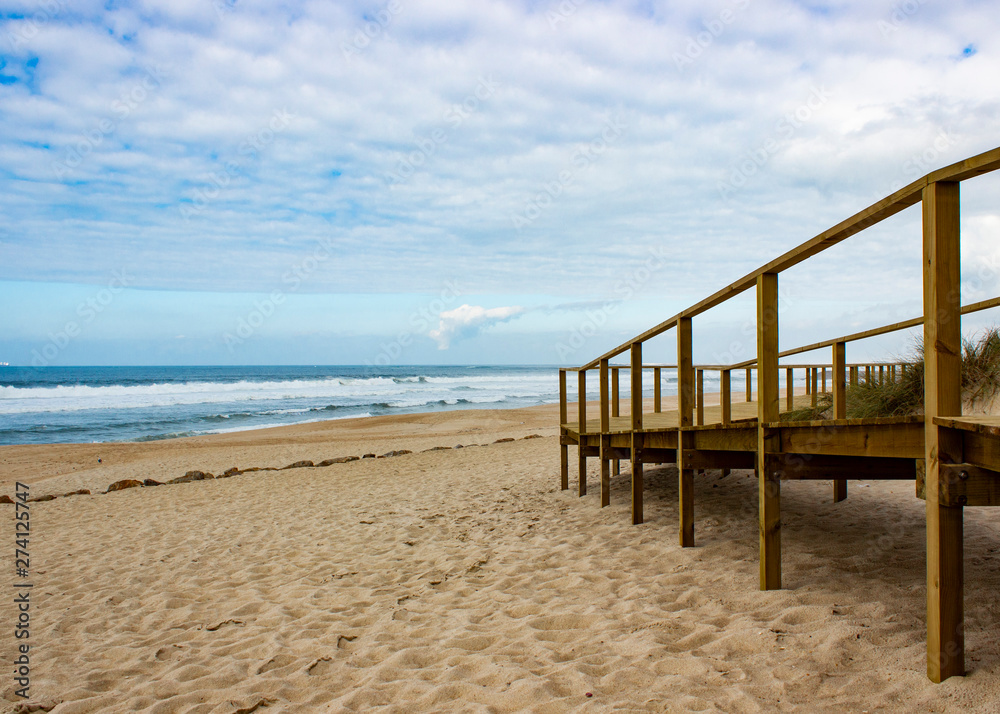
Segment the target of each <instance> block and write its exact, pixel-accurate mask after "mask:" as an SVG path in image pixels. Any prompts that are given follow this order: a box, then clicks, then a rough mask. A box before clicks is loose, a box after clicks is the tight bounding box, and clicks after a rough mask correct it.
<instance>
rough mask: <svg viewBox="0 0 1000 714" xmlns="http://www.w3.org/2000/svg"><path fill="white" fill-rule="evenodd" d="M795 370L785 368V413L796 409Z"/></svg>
mask: <svg viewBox="0 0 1000 714" xmlns="http://www.w3.org/2000/svg"><path fill="white" fill-rule="evenodd" d="M794 373H795V368H794V367H785V411H789V412H790V411H792V409H794V408H795V389H794V384H795V374H794Z"/></svg>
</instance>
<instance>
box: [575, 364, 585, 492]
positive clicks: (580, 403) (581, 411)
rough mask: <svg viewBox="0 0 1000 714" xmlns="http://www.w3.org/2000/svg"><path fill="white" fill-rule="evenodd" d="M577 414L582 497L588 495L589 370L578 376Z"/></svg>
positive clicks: (582, 370) (579, 490)
mask: <svg viewBox="0 0 1000 714" xmlns="http://www.w3.org/2000/svg"><path fill="white" fill-rule="evenodd" d="M577 393H578V394H579V399H577V414H578V419H579V421H580V447H579V451H580V476H579V488H578V493H579V495H581V496H586V495H587V457H586V456H584V453H585V448H584V445H583V441H584V439H583V435H584V434H585V433H586V431H587V370H585V369H581V370H580V371H579V373H578V374H577Z"/></svg>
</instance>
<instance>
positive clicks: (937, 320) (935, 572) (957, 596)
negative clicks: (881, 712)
mask: <svg viewBox="0 0 1000 714" xmlns="http://www.w3.org/2000/svg"><path fill="white" fill-rule="evenodd" d="M923 224H924V429H925V432H924V448H925V452H926V453H925V458H926V462H925V467H926V476H925V478H926V489H927V494H928V497H927V500H926V504H927V676H928V677H930V679H931V680H932V681H934V682H941V681H943V680H945V679H947V678H948V677H952V676H955V675H962V674H964V673H965V632H964V603H963V602H962V599H963V597H964V563H963V554H962V545H963V536H964V534H963V513H962V511H963V509H962V507H961V506H943V505H941V503H940V499H939V498H937V494H938V493H939V491H940V480H941V465H942V464H948V463H961V462H962V461H963V454H962V441H961V438H960V437H958V436H957V435H956V433H955V432H954V431H951V430H948V429H945V428H943V427H938V426H937V425H935V424H934V417H940V416H958V415H961V413H962V332H961V326H962V317H961V315H962V313H961V302H960V284H961V271H960V254H961V251H960V221H959V184H958V183H950V182H949V183H943V182H936V183H932V184H930V185H928V186H927V187H925V188H924V191H923Z"/></svg>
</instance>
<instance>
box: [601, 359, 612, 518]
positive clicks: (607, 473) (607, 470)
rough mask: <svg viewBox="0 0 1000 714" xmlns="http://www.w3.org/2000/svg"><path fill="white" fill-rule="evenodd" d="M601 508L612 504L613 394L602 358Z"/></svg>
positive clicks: (605, 362) (605, 363)
mask: <svg viewBox="0 0 1000 714" xmlns="http://www.w3.org/2000/svg"><path fill="white" fill-rule="evenodd" d="M600 385H601V452H600V459H601V508H604V507H605V506H609V505H611V457H610V456H609V451H610V449H611V395H610V394H609V393H608V360H607V359H602V360H601V373H600Z"/></svg>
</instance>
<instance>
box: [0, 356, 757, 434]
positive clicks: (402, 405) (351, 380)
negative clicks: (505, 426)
mask: <svg viewBox="0 0 1000 714" xmlns="http://www.w3.org/2000/svg"><path fill="white" fill-rule="evenodd" d="M735 376H736V375H734V377H735ZM705 377H706V385H705V388H706V391H708V392H713V391H718V381H717V377H715V375H714V373H706V375H705ZM663 378H664V384H663V393H664V394H676V385H675V382H674V376H673V373H672V371H667V370H665V371H664V375H663ZM652 382H653V375H652V371H651V370H645V371H644V374H643V392H644V394H646V396H652V389H653V384H652ZM735 382H736V380H735V379H734V385H733V388H734V392H735V390H736V389H738V387H737V385H736V384H735ZM567 386H568V389H569V399H570V401H575V400H576V376H575V374H574V375H570V379H569V380H568V385H567ZM621 387H622V391H621V396H622V398H623V399H624V398H626V397H627V396H628V379H627V375H623V378H622V380H621ZM587 391H588V398H590V399H596V398H597V379H596V374H594V373H591V375H590V379H589V380H588V390H587ZM558 401H559V378H558V369H557V368H555V367H537V366H513V367H510V366H503V367H488V366H467V367H424V366H400V367H363V366H359V367H342V366H318V367H298V366H296V367H40V368H36V367H7V366H0V444H57V443H74V442H75V443H80V442H84V443H86V442H105V441H149V440H153V439H169V438H174V437H181V436H195V435H198V434H218V433H222V432H229V431H241V430H245V429H260V428H264V427H271V426H283V425H286V424H301V423H303V422H309V421H321V420H326V419H344V418H349V417H364V416H377V415H383V414H405V413H412V412H425V411H441V410H449V409H506V408H514V407H526V406H533V405H536V404H546V403H552V402H558Z"/></svg>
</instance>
